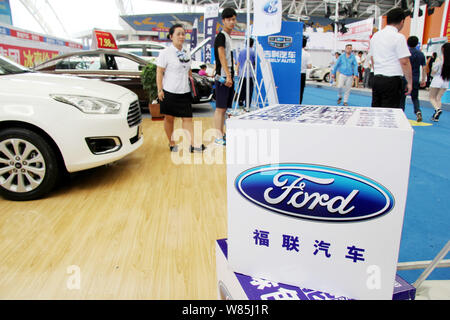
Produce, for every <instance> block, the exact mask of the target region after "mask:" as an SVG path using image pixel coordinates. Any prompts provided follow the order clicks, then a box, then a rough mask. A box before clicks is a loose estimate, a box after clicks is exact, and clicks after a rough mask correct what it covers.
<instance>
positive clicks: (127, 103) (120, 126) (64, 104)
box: [0, 56, 143, 200]
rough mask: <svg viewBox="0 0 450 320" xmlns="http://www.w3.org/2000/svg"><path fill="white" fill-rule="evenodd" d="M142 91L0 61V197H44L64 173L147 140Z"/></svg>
mask: <svg viewBox="0 0 450 320" xmlns="http://www.w3.org/2000/svg"><path fill="white" fill-rule="evenodd" d="M141 121H142V116H141V111H140V108H139V103H138V100H137V96H136V94H134V93H133V92H131V91H130V90H128V89H126V88H123V87H120V86H117V85H113V84H109V83H106V82H103V81H99V80H89V79H83V78H79V77H74V76H61V75H51V74H44V73H38V72H31V71H30V70H29V69H27V68H25V67H23V66H21V65H18V64H16V63H13V62H12V61H10V60H9V59H7V58H4V57H1V56H0V195H2V196H3V197H4V198H6V199H10V200H32V199H37V198H41V197H43V196H44V195H45V194H47V193H48V192H50V191H51V190H52V189H53V187H54V186H55V185H56V183H57V181H58V180H59V177H60V176H61V174H62V173H64V172H75V171H81V170H85V169H89V168H93V167H97V166H101V165H104V164H107V163H110V162H113V161H116V160H118V159H120V158H122V157H124V156H126V155H128V154H129V153H131V152H133V151H134V150H136V149H137V148H139V147H140V146H141V145H142V143H143V137H142V130H141Z"/></svg>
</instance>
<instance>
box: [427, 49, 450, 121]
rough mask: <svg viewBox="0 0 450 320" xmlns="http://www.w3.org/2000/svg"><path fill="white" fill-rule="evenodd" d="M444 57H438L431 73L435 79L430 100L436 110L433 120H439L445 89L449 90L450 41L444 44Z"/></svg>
mask: <svg viewBox="0 0 450 320" xmlns="http://www.w3.org/2000/svg"><path fill="white" fill-rule="evenodd" d="M441 50H442V58H441V59H438V60H436V61H435V62H434V64H433V69H432V70H431V75H432V76H433V80H432V81H431V83H430V93H429V97H430V102H431V104H432V105H433V107H434V109H435V111H434V114H433V116H432V117H431V120H432V121H435V122H437V121H439V116H440V115H441V113H442V109H441V99H442V96H443V95H444V93H445V91H447V89H448V86H449V81H450V43H446V44H444V45H443V46H442V48H441Z"/></svg>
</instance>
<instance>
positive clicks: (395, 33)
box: [369, 8, 412, 108]
mask: <svg viewBox="0 0 450 320" xmlns="http://www.w3.org/2000/svg"><path fill="white" fill-rule="evenodd" d="M405 17H406V15H405V12H404V11H403V9H401V8H394V9H392V10H390V11H389V12H388V13H387V26H386V27H384V29H383V30H381V31H378V32H377V33H375V34H374V35H373V37H372V39H371V40H370V50H369V54H370V55H371V56H372V66H373V71H374V81H373V87H372V107H373V108H376V107H378V108H400V107H401V106H400V101H401V96H402V94H406V95H408V94H410V93H411V90H412V71H411V63H410V62H409V56H410V55H411V54H410V52H409V49H408V45H407V44H406V39H405V37H404V36H403V35H402V34H401V33H399V31H400V30H401V29H402V28H403V25H404V23H405ZM402 76H404V77H405V78H406V81H407V84H406V88H405V87H404V85H403V81H402Z"/></svg>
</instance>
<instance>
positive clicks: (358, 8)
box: [118, 0, 439, 20]
mask: <svg viewBox="0 0 450 320" xmlns="http://www.w3.org/2000/svg"><path fill="white" fill-rule="evenodd" d="M118 1H125V0H118ZM162 1H164V2H172V3H180V4H182V5H184V6H185V8H186V11H187V12H190V11H191V10H192V8H194V7H195V6H196V5H197V6H204V5H208V4H211V3H219V5H220V7H221V8H225V7H232V8H236V9H237V10H242V11H246V3H247V0H224V1H217V0H162ZM252 2H253V1H250V3H252ZM281 2H282V6H283V13H284V14H285V15H293V16H297V17H300V18H304V20H306V19H307V17H310V16H322V17H323V16H326V15H327V14H328V15H331V16H334V15H335V12H336V2H338V7H339V9H340V10H339V11H340V13H339V16H340V17H342V18H344V17H352V18H357V19H362V18H368V17H374V15H377V16H380V15H384V14H386V13H387V12H388V11H389V10H390V9H392V8H394V7H403V8H405V9H410V10H411V11H412V9H413V6H414V2H415V0H281ZM430 2H439V1H433V0H420V4H421V5H422V4H427V3H430ZM327 7H328V9H327ZM340 17H338V18H340Z"/></svg>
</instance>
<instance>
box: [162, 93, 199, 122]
mask: <svg viewBox="0 0 450 320" xmlns="http://www.w3.org/2000/svg"><path fill="white" fill-rule="evenodd" d="M191 102H192V97H191V93H190V92H187V93H181V94H180V93H171V92H167V91H165V90H164V100H163V101H161V102H160V103H159V106H160V112H161V113H162V114H166V115H169V116H174V117H180V118H192V105H191Z"/></svg>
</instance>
